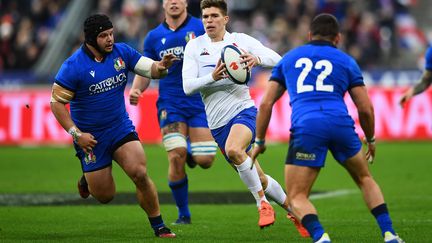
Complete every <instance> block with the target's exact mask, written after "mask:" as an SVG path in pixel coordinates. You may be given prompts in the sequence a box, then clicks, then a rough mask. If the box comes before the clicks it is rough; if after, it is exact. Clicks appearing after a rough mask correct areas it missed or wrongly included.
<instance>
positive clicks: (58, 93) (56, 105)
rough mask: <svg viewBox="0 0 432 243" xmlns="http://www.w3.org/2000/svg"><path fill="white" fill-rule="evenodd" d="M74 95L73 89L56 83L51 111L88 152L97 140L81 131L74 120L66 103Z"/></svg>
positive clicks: (52, 95)
mask: <svg viewBox="0 0 432 243" xmlns="http://www.w3.org/2000/svg"><path fill="white" fill-rule="evenodd" d="M73 97H74V93H73V92H72V91H70V90H67V89H65V88H63V87H62V86H60V85H57V84H55V83H54V85H53V88H52V93H51V102H50V105H51V111H52V112H53V114H54V116H55V118H56V119H57V121H58V122H59V123H60V125H61V126H62V127H63V128H64V129H65V130H66V131H67V132H68V133H69V134H71V136H72V138H73V139H74V141H75V142H76V143H77V144H78V145H79V146H80V147H81V148H82V149H83V150H84V152H86V153H88V152H90V151H91V150H92V149H93V148H94V146H96V144H97V141H96V140H95V139H94V137H93V135H91V134H90V133H85V132H81V131H80V130H79V129H78V128H77V127H76V126H75V124H74V122H73V121H72V118H71V116H70V113H69V111H68V109H67V108H66V104H67V103H69V102H70V101H71V100H72V98H73Z"/></svg>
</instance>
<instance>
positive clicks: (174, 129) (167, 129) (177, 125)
mask: <svg viewBox="0 0 432 243" xmlns="http://www.w3.org/2000/svg"><path fill="white" fill-rule="evenodd" d="M187 131H188V127H187V125H186V123H184V122H180V121H176V122H172V123H169V124H167V125H165V126H164V127H162V128H161V134H162V136H165V135H167V134H169V133H181V134H182V135H183V136H186V135H187Z"/></svg>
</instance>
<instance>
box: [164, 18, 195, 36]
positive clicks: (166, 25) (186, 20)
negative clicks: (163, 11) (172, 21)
mask: <svg viewBox="0 0 432 243" xmlns="http://www.w3.org/2000/svg"><path fill="white" fill-rule="evenodd" d="M190 19H191V15H190V14H188V15H187V17H186V19H185V21H184V22H183V23H182V24H181V25H180V26H179V27H178V28H177V29H175V30H173V31H174V32H175V31H177V30H179V29H181V28H182V27H183V26H185V25H186V24H187V23H188V22H189V20H190ZM163 26H165V28H167V29H169V30H171V29H170V27H169V26H168V24H167V22H166V20H164V22H163Z"/></svg>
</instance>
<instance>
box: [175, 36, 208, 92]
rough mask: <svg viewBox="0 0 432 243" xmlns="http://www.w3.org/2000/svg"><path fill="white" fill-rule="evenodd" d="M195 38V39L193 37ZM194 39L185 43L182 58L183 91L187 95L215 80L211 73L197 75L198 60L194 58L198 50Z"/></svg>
mask: <svg viewBox="0 0 432 243" xmlns="http://www.w3.org/2000/svg"><path fill="white" fill-rule="evenodd" d="M195 40H196V39H195ZM195 40H192V41H189V42H188V43H187V44H186V48H185V51H184V58H183V69H182V76H183V91H184V92H185V94H187V95H191V94H194V93H196V92H198V91H200V89H201V88H202V87H204V86H206V85H207V84H210V83H213V82H215V80H213V77H212V73H209V74H207V75H205V76H202V77H198V75H199V70H198V68H199V62H198V60H197V59H196V56H197V53H196V51H197V50H198V48H197V45H196V42H197V41H195Z"/></svg>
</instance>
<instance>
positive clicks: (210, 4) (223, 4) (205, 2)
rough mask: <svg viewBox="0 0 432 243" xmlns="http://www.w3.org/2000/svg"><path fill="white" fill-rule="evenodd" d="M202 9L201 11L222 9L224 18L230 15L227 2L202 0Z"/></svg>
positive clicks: (222, 0) (223, 0)
mask: <svg viewBox="0 0 432 243" xmlns="http://www.w3.org/2000/svg"><path fill="white" fill-rule="evenodd" d="M200 7H201V11H202V10H203V9H205V8H211V7H215V8H218V9H220V10H221V11H222V14H223V15H224V16H226V15H228V7H227V3H226V2H225V0H202V1H201V5H200Z"/></svg>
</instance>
